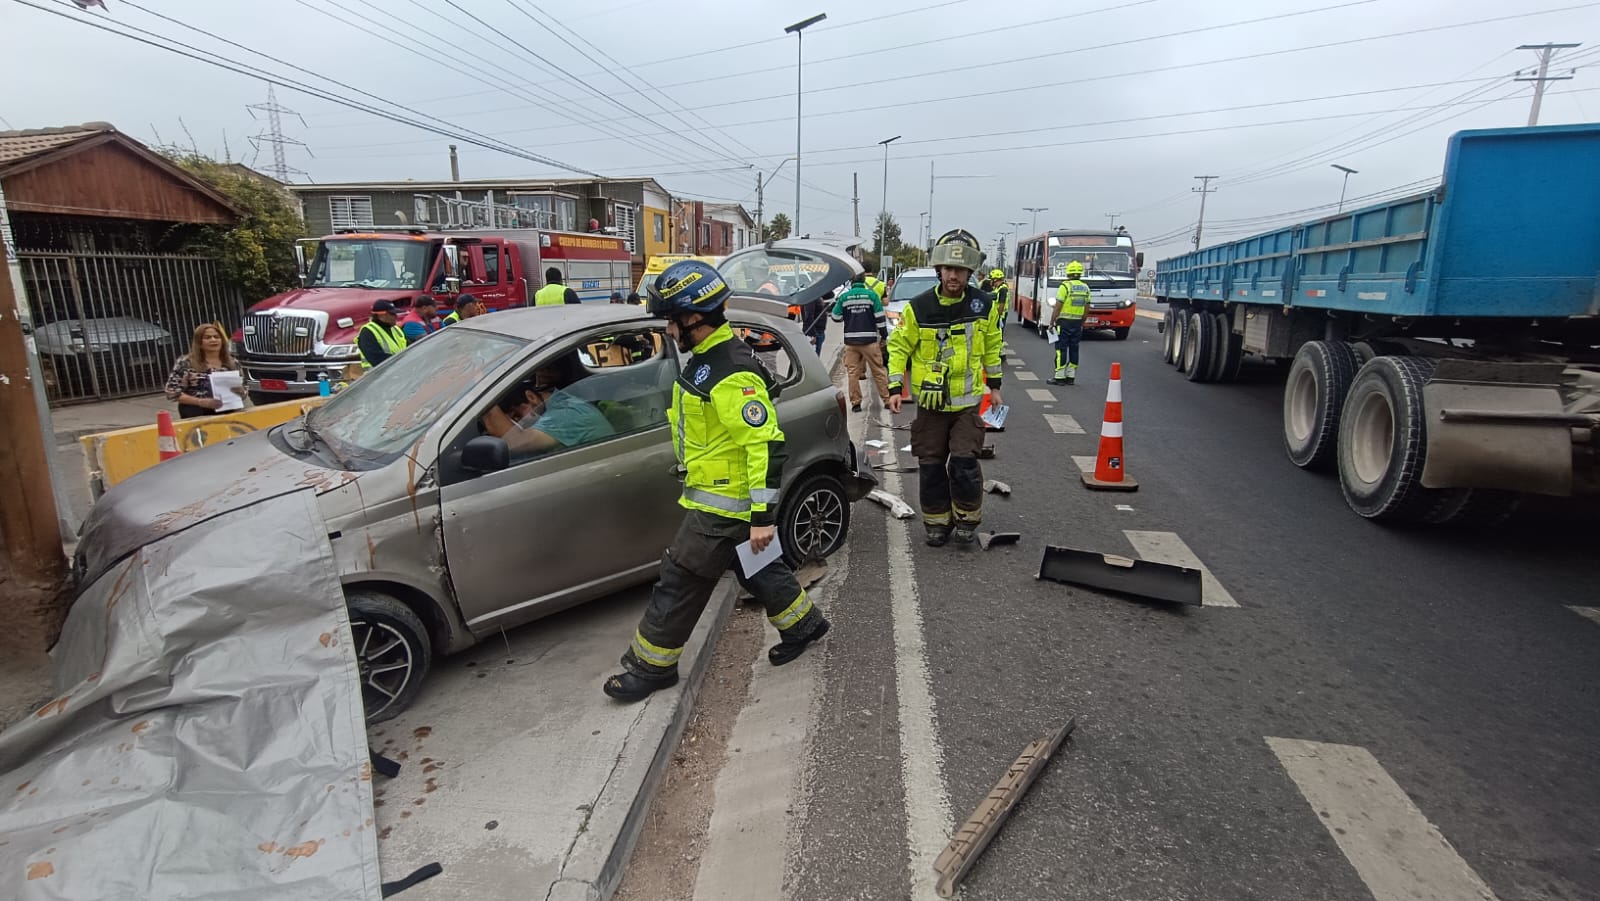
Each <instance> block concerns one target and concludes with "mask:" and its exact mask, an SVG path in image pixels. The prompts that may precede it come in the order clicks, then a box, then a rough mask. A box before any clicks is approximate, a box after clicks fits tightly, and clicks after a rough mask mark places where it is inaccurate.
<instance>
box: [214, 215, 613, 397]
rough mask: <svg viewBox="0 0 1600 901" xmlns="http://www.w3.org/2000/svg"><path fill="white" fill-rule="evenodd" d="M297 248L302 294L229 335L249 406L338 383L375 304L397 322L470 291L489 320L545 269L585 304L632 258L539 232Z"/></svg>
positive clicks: (590, 238) (367, 239) (601, 295)
mask: <svg viewBox="0 0 1600 901" xmlns="http://www.w3.org/2000/svg"><path fill="white" fill-rule="evenodd" d="M306 244H310V245H314V246H313V247H311V248H310V250H311V253H309V254H308V253H306V250H307V249H308V248H307V247H306V245H305V244H302V245H297V246H296V248H295V250H296V255H297V256H298V257H299V258H300V261H301V267H300V268H301V274H300V284H301V287H299V288H297V289H295V290H293V291H286V292H284V293H282V294H277V295H274V296H272V297H269V298H267V299H266V300H263V301H261V302H260V303H257V304H256V305H255V306H253V307H251V308H250V309H249V311H248V312H246V313H245V315H244V321H243V323H242V324H241V326H240V328H239V331H238V332H236V333H234V336H233V340H234V346H235V347H236V348H238V357H239V362H240V365H241V368H242V369H243V370H244V380H245V386H246V388H248V389H249V391H250V396H251V399H252V400H254V401H255V402H256V403H271V402H273V401H279V400H286V399H288V398H289V397H292V396H297V395H307V394H316V393H317V392H318V377H319V376H323V375H326V376H327V377H328V380H329V381H330V382H332V383H335V384H337V383H338V382H340V381H342V380H344V379H345V378H346V367H348V366H350V365H351V364H357V365H359V363H360V354H359V353H358V352H357V351H356V333H357V331H359V330H360V328H361V326H363V325H365V324H366V322H367V320H368V319H370V318H371V316H372V304H373V302H374V301H378V300H389V301H393V302H394V304H395V306H397V307H399V308H400V309H401V312H402V314H404V312H405V311H406V310H407V309H409V308H410V306H411V303H412V302H413V301H415V300H416V299H417V298H418V297H419V296H421V295H424V294H427V295H432V296H433V297H434V298H435V299H436V300H438V302H439V310H440V315H444V314H445V313H447V312H449V311H450V310H451V309H453V308H454V306H455V298H456V297H457V296H458V295H460V294H462V293H468V294H471V295H473V296H474V297H477V298H478V299H479V300H482V301H483V302H484V305H485V306H487V307H488V309H489V310H490V311H491V312H493V311H496V310H505V309H510V308H513V307H523V306H527V305H528V304H529V303H530V302H531V301H532V299H533V295H534V292H535V291H537V290H539V288H541V287H543V285H544V272H545V270H546V269H559V270H560V271H561V274H562V281H563V283H564V284H566V285H567V286H568V287H570V288H572V289H573V290H574V291H576V292H577V294H578V297H579V298H580V299H582V300H583V301H584V302H585V303H590V302H598V303H605V302H606V301H608V300H609V299H610V297H611V293H612V292H613V291H622V292H624V293H625V292H627V291H628V289H629V287H630V282H631V276H632V272H631V266H632V255H631V254H630V253H629V252H628V249H627V246H626V245H625V244H624V242H623V239H622V238H619V237H614V236H611V235H605V234H577V233H573V232H561V231H553V230H549V229H542V228H512V229H470V230H431V229H427V228H418V227H403V228H376V229H375V228H364V229H347V230H343V231H340V232H337V233H336V234H332V235H328V236H326V237H323V238H320V239H316V240H314V241H308V242H306Z"/></svg>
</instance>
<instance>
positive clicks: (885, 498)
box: [867, 488, 917, 519]
mask: <svg viewBox="0 0 1600 901" xmlns="http://www.w3.org/2000/svg"><path fill="white" fill-rule="evenodd" d="M867 500H869V501H874V502H876V503H879V504H882V505H883V506H885V507H888V508H889V513H890V515H892V516H893V517H894V518H895V519H910V518H911V517H913V516H916V515H917V511H915V510H913V509H911V505H910V504H908V503H906V502H905V501H903V500H901V499H899V498H897V497H895V496H894V495H892V494H890V493H889V492H887V491H884V490H883V489H882V488H874V489H872V491H871V493H869V494H868V495H867Z"/></svg>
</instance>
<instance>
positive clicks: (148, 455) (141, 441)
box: [78, 397, 323, 497]
mask: <svg viewBox="0 0 1600 901" xmlns="http://www.w3.org/2000/svg"><path fill="white" fill-rule="evenodd" d="M322 401H323V398H321V397H313V398H309V399H301V400H286V401H280V402H278V403H275V404H266V405H264V406H259V407H252V408H250V409H246V410H240V411H239V412H237V413H229V414H226V415H223V416H198V417H195V418H194V419H180V420H177V421H176V422H175V423H174V426H175V427H176V429H177V431H178V450H180V451H183V452H185V453H187V452H189V451H195V450H199V449H200V448H202V447H205V446H206V445H208V444H217V443H219V442H222V441H227V440H228V439H229V438H237V437H238V436H240V435H247V434H249V433H251V432H254V431H257V430H259V429H265V428H271V427H272V426H275V425H278V424H279V423H284V422H288V421H289V420H291V419H294V418H295V417H296V416H300V415H302V414H303V413H305V412H307V411H309V410H311V409H312V408H314V407H317V406H319V405H321V403H322ZM78 440H79V442H81V443H82V444H83V456H84V460H85V461H86V463H87V465H88V469H89V483H90V485H91V487H92V488H93V493H94V494H95V496H97V497H98V496H99V494H100V492H101V491H103V490H105V489H106V488H110V487H111V486H112V485H115V484H117V483H118V482H120V481H122V480H123V479H126V478H127V477H129V476H131V475H133V474H134V473H136V472H139V471H140V470H144V469H149V468H150V467H152V466H154V465H156V463H158V462H160V457H159V456H158V453H159V451H158V450H157V447H156V424H155V423H153V422H152V423H150V424H149V425H141V426H134V427H133V428H131V429H117V430H116V431H114V432H100V433H99V434H95V435H85V436H83V437H82V438H79V439H78Z"/></svg>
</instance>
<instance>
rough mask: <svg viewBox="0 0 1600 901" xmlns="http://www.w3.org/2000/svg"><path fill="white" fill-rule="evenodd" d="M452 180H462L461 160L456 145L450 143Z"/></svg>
mask: <svg viewBox="0 0 1600 901" xmlns="http://www.w3.org/2000/svg"><path fill="white" fill-rule="evenodd" d="M450 180H451V181H460V180H461V160H460V159H459V158H458V157H457V156H456V145H454V144H451V145H450Z"/></svg>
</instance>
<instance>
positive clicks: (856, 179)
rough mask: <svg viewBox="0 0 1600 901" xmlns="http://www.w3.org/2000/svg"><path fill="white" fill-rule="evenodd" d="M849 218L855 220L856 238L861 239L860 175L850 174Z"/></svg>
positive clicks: (857, 173) (856, 173)
mask: <svg viewBox="0 0 1600 901" xmlns="http://www.w3.org/2000/svg"><path fill="white" fill-rule="evenodd" d="M850 216H851V218H853V219H854V220H855V223H856V225H855V234H856V237H858V238H859V237H861V173H859V172H852V173H850Z"/></svg>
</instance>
